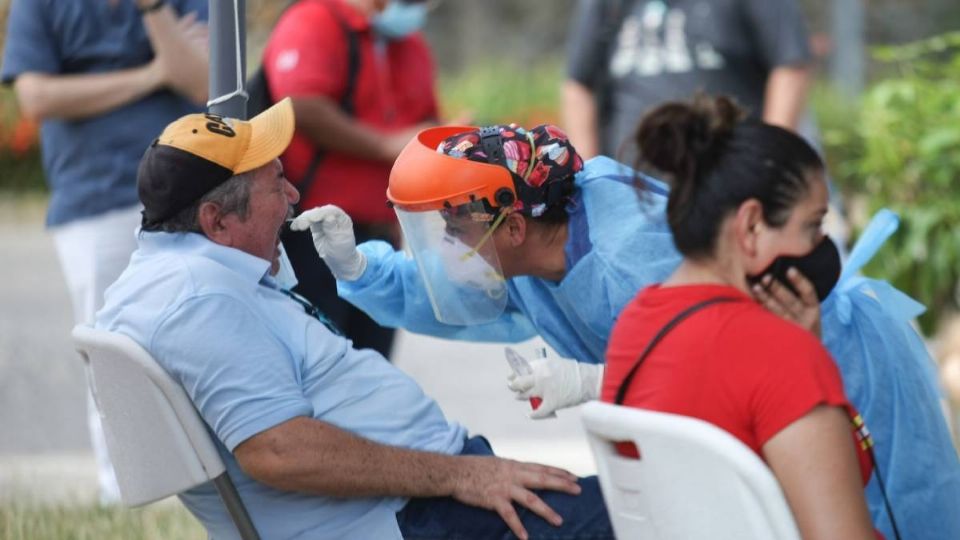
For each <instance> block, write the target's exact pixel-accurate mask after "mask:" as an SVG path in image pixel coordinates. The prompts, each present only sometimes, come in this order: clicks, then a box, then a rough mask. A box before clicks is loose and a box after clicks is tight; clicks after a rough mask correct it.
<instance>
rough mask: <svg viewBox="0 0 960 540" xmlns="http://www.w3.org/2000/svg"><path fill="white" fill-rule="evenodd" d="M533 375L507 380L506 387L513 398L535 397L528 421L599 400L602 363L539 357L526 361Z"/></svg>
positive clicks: (510, 377) (518, 376) (511, 375)
mask: <svg viewBox="0 0 960 540" xmlns="http://www.w3.org/2000/svg"><path fill="white" fill-rule="evenodd" d="M530 368H531V370H532V371H533V373H530V374H529V375H518V374H516V373H511V374H510V375H509V376H508V377H507V381H508V382H507V387H508V388H510V390H513V391H514V392H516V393H517V396H516V397H517V399H522V400H526V399H530V398H533V397H538V398H541V399H542V400H543V402H542V403H540V407H538V408H537V409H536V410H533V411H531V412H530V418H534V419H538V420H539V419H542V418H547V417H548V416H552V415H553V413H554V412H555V411H556V410H557V409H564V408H567V407H573V406H574V405H579V404H581V403H584V402H586V401H590V400H592V399H597V398H599V397H600V385H601V384H602V382H603V365H602V364H585V363H582V362H577V361H576V360H568V359H566V358H541V359H538V360H534V361H532V362H530Z"/></svg>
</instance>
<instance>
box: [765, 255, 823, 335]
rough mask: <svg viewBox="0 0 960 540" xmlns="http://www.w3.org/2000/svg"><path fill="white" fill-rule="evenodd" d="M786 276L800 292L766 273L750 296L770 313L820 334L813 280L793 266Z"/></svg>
mask: <svg viewBox="0 0 960 540" xmlns="http://www.w3.org/2000/svg"><path fill="white" fill-rule="evenodd" d="M787 279H789V280H790V284H791V285H793V288H794V289H796V290H797V292H798V293H799V294H794V293H793V291H791V290H790V289H789V288H788V287H787V286H786V285H784V284H783V283H781V282H780V281H779V280H776V279H773V276H771V275H770V274H767V275H765V276H763V279H762V280H760V283H759V284H757V285H754V286H753V289H752V291H753V297H754V298H755V299H756V300H757V302H760V303H761V304H762V305H763V306H764V307H765V308H767V309H769V310H770V311H772V312H773V313H776V314H777V315H779V316H781V317H783V318H784V319H786V320H788V321H792V322H795V323H797V324H799V325H800V326H802V327H804V328H806V329H807V330H809V331H811V332H813V333H814V334H815V335H816V336H817V337H818V338H819V337H821V332H820V299H819V298H817V291H816V289H815V288H814V287H813V283H810V280H808V279H807V278H805V277H804V276H803V274H801V273H800V271H799V270H797V269H796V268H792V267H791V268H790V269H789V270H787Z"/></svg>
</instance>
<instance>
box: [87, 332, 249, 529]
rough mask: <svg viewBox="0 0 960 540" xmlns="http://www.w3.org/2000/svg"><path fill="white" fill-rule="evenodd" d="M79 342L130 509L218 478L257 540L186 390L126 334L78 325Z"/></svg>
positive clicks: (238, 520)
mask: <svg viewBox="0 0 960 540" xmlns="http://www.w3.org/2000/svg"><path fill="white" fill-rule="evenodd" d="M73 340H74V343H75V345H76V347H77V351H78V352H79V353H80V355H81V356H82V357H83V360H84V361H85V362H86V364H87V366H88V370H87V374H88V377H89V379H90V386H91V390H92V392H93V396H94V399H95V400H96V403H97V408H98V409H99V410H100V419H101V421H102V422H103V431H104V435H105V436H106V440H107V449H108V450H109V454H110V460H111V461H112V462H113V467H114V471H115V472H116V475H117V483H118V484H119V485H120V496H121V499H122V500H123V502H124V504H126V505H128V506H141V505H144V504H147V503H151V502H154V501H157V500H160V499H163V498H165V497H169V496H171V495H175V494H177V493H180V492H182V491H185V490H187V489H190V488H192V487H194V486H197V485H200V484H202V483H204V482H207V481H211V480H212V481H213V484H214V486H216V488H217V492H218V493H219V494H220V498H221V499H222V500H223V503H224V505H225V506H226V508H227V511H229V512H230V516H231V517H232V518H233V522H234V524H236V526H237V530H238V532H239V533H240V537H241V538H243V540H259V538H260V537H259V535H258V534H257V531H256V528H255V527H254V525H253V522H252V521H251V520H250V515H249V514H248V513H247V510H246V508H245V507H244V506H243V502H242V501H241V500H240V496H239V494H238V493H237V490H236V487H235V486H234V485H233V482H232V481H231V480H230V477H229V475H228V474H227V472H226V469H225V468H224V465H223V461H222V460H221V459H220V455H219V454H218V453H217V447H216V446H215V445H214V443H213V441H212V440H211V438H210V434H209V432H208V431H207V429H206V425H205V424H204V422H203V420H202V419H201V418H200V415H199V414H198V413H197V410H196V409H195V408H194V406H193V402H191V401H190V398H189V397H188V396H187V394H186V392H184V390H183V388H182V387H181V386H180V385H179V384H177V383H176V381H174V380H173V379H172V378H171V377H170V376H169V375H168V374H167V373H166V371H164V370H163V368H162V367H160V365H159V364H157V362H156V361H155V360H154V359H153V357H151V356H150V354H149V353H147V351H145V350H143V348H142V347H140V346H139V345H138V344H137V343H136V342H134V341H133V340H132V339H130V338H129V337H127V336H125V335H122V334H118V333H115V332H107V331H103V330H96V329H93V328H90V327H89V326H85V325H79V326H77V327H75V328H74V329H73Z"/></svg>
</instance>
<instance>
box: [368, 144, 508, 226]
mask: <svg viewBox="0 0 960 540" xmlns="http://www.w3.org/2000/svg"><path fill="white" fill-rule="evenodd" d="M476 129H477V128H473V127H469V126H444V127H434V128H428V129H425V130H423V131H421V132H420V133H419V134H417V136H416V137H414V138H413V140H411V141H410V142H409V143H407V146H406V147H404V149H403V151H401V152H400V155H399V156H398V157H397V160H396V162H394V164H393V169H391V171H390V183H389V186H388V187H387V198H388V199H389V200H390V202H391V203H393V205H394V206H395V207H396V208H398V209H401V210H404V211H406V212H423V211H429V210H442V209H444V208H449V207H452V206H460V205H462V204H466V203H470V202H475V201H479V200H481V199H486V200H487V203H488V204H489V205H490V206H492V207H510V206H511V205H512V204H513V202H514V201H516V200H517V195H516V191H515V189H514V186H513V177H512V176H511V174H510V171H508V170H507V169H506V168H504V167H502V166H500V165H494V164H490V163H480V162H476V161H471V160H468V159H460V158H455V157H450V156H448V155H445V154H442V153H439V152H437V147H438V146H440V143H442V142H443V141H444V140H445V139H447V138H448V137H452V136H454V135H457V134H460V133H465V132H468V131H472V130H476Z"/></svg>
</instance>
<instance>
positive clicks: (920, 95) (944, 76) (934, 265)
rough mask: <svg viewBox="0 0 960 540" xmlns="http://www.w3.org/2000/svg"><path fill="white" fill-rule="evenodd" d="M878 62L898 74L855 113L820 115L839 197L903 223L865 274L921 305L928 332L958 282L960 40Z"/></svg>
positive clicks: (925, 44)
mask: <svg viewBox="0 0 960 540" xmlns="http://www.w3.org/2000/svg"><path fill="white" fill-rule="evenodd" d="M875 56H876V58H877V59H878V60H880V61H882V62H886V63H888V64H890V66H891V67H893V68H896V71H895V73H897V74H896V75H893V76H889V77H887V78H885V79H883V80H880V81H878V82H876V83H874V84H872V85H871V86H870V87H869V88H868V90H867V91H866V93H865V94H864V96H863V97H862V99H861V101H860V103H859V105H858V107H854V109H856V110H855V112H850V113H848V114H846V115H843V114H838V113H839V111H836V110H834V111H829V110H828V111H821V119H822V120H824V121H825V122H826V124H827V126H825V129H824V132H825V133H824V142H825V146H826V149H827V153H828V161H829V162H830V164H831V167H832V169H831V172H832V173H833V174H834V176H835V177H836V178H837V180H838V182H839V183H840V184H841V185H842V187H843V189H844V191H845V192H848V193H850V192H854V193H858V194H861V195H862V196H864V197H865V198H866V201H867V205H868V209H869V210H870V212H871V213H872V212H873V211H876V210H877V209H879V208H882V207H888V208H890V209H892V210H894V211H895V212H897V213H898V214H900V217H901V226H900V230H899V231H898V232H897V234H896V235H894V237H893V238H891V239H890V241H889V242H888V243H887V245H886V246H884V248H883V249H882V250H881V251H880V252H879V253H878V254H877V256H876V257H875V258H874V260H873V262H872V263H871V264H870V265H869V266H868V267H867V269H866V273H867V274H869V275H873V276H878V277H883V278H886V279H889V280H890V281H891V282H892V283H893V284H894V285H896V286H897V287H898V288H900V289H902V290H903V291H905V292H907V293H908V294H910V295H911V296H913V297H915V298H916V299H918V300H919V301H921V302H923V303H924V304H925V305H926V306H927V307H928V312H927V313H926V314H925V315H924V316H923V317H921V319H920V324H921V327H922V328H923V330H924V331H925V332H927V333H931V332H933V331H935V330H936V325H937V320H938V318H939V317H940V316H941V315H942V314H943V313H944V312H945V311H946V310H948V309H951V308H956V305H957V299H956V288H957V283H958V279H960V32H958V33H951V34H947V35H942V36H937V37H935V38H931V39H928V40H924V41H922V42H918V43H912V44H908V45H901V46H895V47H883V48H878V49H876V51H875ZM830 101H831V100H829V99H821V100H818V104H819V105H820V106H821V107H828V103H829V102H830ZM831 115H836V116H833V117H831Z"/></svg>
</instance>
